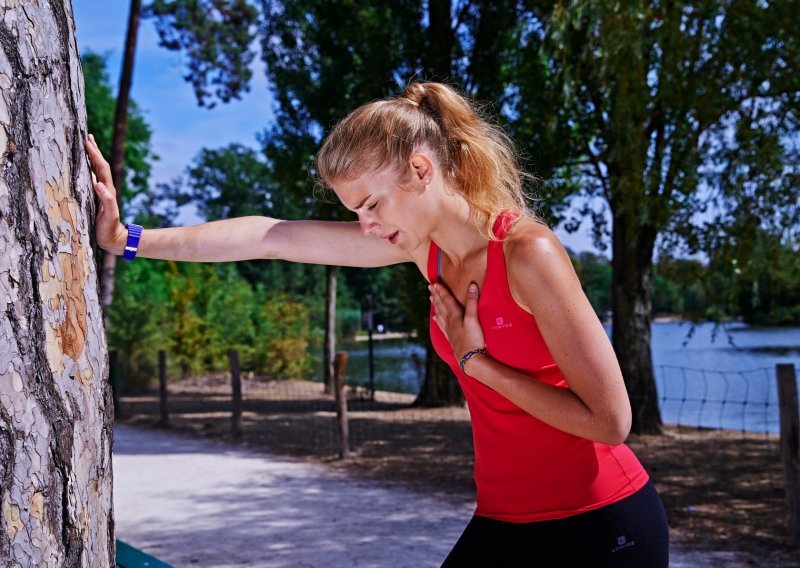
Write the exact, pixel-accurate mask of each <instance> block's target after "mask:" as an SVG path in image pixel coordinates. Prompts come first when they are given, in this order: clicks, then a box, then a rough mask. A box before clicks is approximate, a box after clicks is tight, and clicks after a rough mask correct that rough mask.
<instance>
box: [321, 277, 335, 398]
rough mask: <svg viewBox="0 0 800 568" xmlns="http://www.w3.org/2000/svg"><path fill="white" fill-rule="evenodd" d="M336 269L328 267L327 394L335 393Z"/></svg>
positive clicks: (325, 371) (324, 363)
mask: <svg viewBox="0 0 800 568" xmlns="http://www.w3.org/2000/svg"><path fill="white" fill-rule="evenodd" d="M336 272H337V271H336V267H335V266H326V267H325V277H326V287H325V290H326V294H325V350H324V354H323V356H322V360H323V381H324V382H325V392H326V393H332V392H333V387H334V384H333V380H334V372H333V362H334V357H335V356H336Z"/></svg>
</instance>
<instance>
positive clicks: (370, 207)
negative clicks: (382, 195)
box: [367, 201, 378, 211]
mask: <svg viewBox="0 0 800 568" xmlns="http://www.w3.org/2000/svg"><path fill="white" fill-rule="evenodd" d="M377 206H378V202H377V201H376V202H375V203H373V204H372V205H370V206H369V207H367V211H372V210H373V209H375V208H376V207H377Z"/></svg>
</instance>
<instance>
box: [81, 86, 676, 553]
mask: <svg viewBox="0 0 800 568" xmlns="http://www.w3.org/2000/svg"><path fill="white" fill-rule="evenodd" d="M86 148H87V151H88V153H89V156H90V159H91V163H92V166H93V169H94V171H95V173H96V177H97V180H98V181H97V183H96V184H95V186H94V187H95V190H96V192H97V194H98V196H99V200H100V206H99V212H98V216H97V225H96V233H97V241H98V243H99V244H100V246H101V247H102V248H104V249H105V250H107V251H109V252H111V253H114V254H124V255H126V256H127V257H129V258H133V257H134V256H136V255H137V254H138V255H139V256H143V257H148V258H161V259H171V260H182V261H192V262H220V261H237V260H246V259H259V258H262V259H284V260H290V261H294V262H306V263H315V264H334V265H340V266H360V267H377V266H386V265H390V264H396V263H400V262H413V263H415V264H416V265H417V267H418V268H419V270H420V272H421V273H422V275H423V277H424V278H426V279H427V280H428V281H429V283H430V286H429V288H430V300H431V338H432V341H433V344H434V347H435V348H436V351H437V353H438V354H439V356H440V357H442V358H443V359H444V360H445V361H446V362H447V363H449V365H450V366H451V367H452V369H453V371H454V372H455V373H456V375H457V377H458V380H459V382H460V384H461V387H462V389H463V391H464V394H465V396H466V399H467V403H468V406H469V411H470V416H471V420H472V429H473V437H474V444H475V482H476V485H477V507H476V510H475V515H474V517H473V518H472V520H471V521H470V523H469V524H468V526H467V528H466V529H465V531H464V533H463V535H462V536H461V538H460V539H459V540H458V542H457V543H456V545H455V547H454V548H453V550H452V552H451V553H450V555H449V556H448V557H447V559H446V560H445V562H444V566H448V567H452V566H492V567H494V566H569V567H572V566H591V567H600V566H609V567H612V566H614V567H616V566H635V567H648V568H658V567H662V566H663V567H665V566H667V565H668V533H667V522H666V516H665V513H664V509H663V506H662V503H661V500H660V498H659V496H658V494H657V493H656V491H655V489H654V487H653V484H652V483H651V482H650V481H649V477H648V475H647V473H646V472H645V470H644V468H643V467H642V465H641V464H640V463H639V461H638V460H637V459H636V457H635V456H634V454H633V453H632V452H631V450H630V449H629V448H628V447H627V446H625V445H624V443H623V442H624V441H625V438H626V437H627V435H628V432H629V429H630V421H631V410H630V404H629V401H628V395H627V392H626V390H625V385H624V383H623V379H622V374H621V372H620V368H619V364H618V362H617V359H616V357H615V354H614V351H613V348H612V346H611V344H610V342H609V340H608V337H607V335H606V333H605V331H604V329H603V327H602V325H601V324H600V322H599V320H598V319H597V316H596V315H595V313H594V310H593V309H592V307H591V305H590V304H589V301H588V300H587V298H586V296H585V294H584V293H583V290H582V288H581V284H580V282H579V281H578V278H577V276H576V274H575V272H574V270H573V268H572V264H571V262H570V260H569V257H568V256H567V254H566V252H565V250H564V248H563V246H562V245H561V244H560V242H559V241H558V239H557V238H556V237H555V235H554V234H553V232H552V231H551V230H550V229H548V228H547V227H546V226H545V225H544V224H543V223H542V222H540V221H539V220H538V219H536V218H535V216H533V215H532V214H530V213H529V212H528V211H527V210H526V208H525V202H524V196H523V191H522V183H521V178H522V173H521V172H520V169H519V167H518V164H517V160H516V157H515V152H514V149H513V146H512V144H511V142H510V141H509V139H508V138H507V137H506V136H505V135H504V133H503V132H502V131H501V130H500V129H498V128H496V127H494V126H492V125H490V124H489V123H488V122H487V121H485V120H484V119H482V118H481V117H480V116H479V114H478V113H477V112H476V110H475V109H474V107H473V106H472V105H471V104H470V103H469V101H468V100H467V99H466V98H464V97H463V96H462V95H460V94H459V93H457V92H456V91H455V90H453V89H452V88H450V87H448V86H446V85H442V84H438V83H413V84H411V85H409V86H408V87H407V88H406V90H405V92H404V93H403V94H402V95H401V96H399V97H396V98H392V99H388V100H381V101H375V102H371V103H368V104H365V105H363V106H361V107H360V108H358V109H357V110H355V111H354V112H352V113H351V114H350V115H348V116H347V117H346V118H345V119H344V120H342V121H341V122H340V123H339V124H337V125H336V127H335V128H334V129H333V131H332V132H331V133H330V135H329V136H328V137H327V139H326V140H325V142H324V143H323V145H322V148H321V149H320V151H319V153H318V155H317V162H316V164H317V172H318V175H319V177H320V178H321V180H322V182H324V183H325V184H326V185H327V186H329V187H330V188H332V189H333V191H334V192H335V193H336V195H337V196H338V198H339V200H340V201H341V203H342V205H344V206H345V207H346V208H348V209H349V210H351V211H353V212H354V213H356V214H357V216H358V221H357V222H325V221H283V220H278V219H271V218H266V217H242V218H235V219H228V220H223V221H215V222H211V223H204V224H201V225H196V226H190V227H177V228H168V229H153V230H151V229H146V230H142V229H141V228H140V227H137V226H130V225H128V226H123V225H121V224H120V219H119V211H118V209H117V205H116V199H115V190H114V187H113V186H112V183H111V175H110V169H109V167H108V164H107V163H106V161H105V160H104V159H103V157H102V155H101V154H100V152H99V150H98V148H97V145H96V144H95V142H94V139H93V138H92V137H91V135H90V137H89V140H88V141H87V143H86Z"/></svg>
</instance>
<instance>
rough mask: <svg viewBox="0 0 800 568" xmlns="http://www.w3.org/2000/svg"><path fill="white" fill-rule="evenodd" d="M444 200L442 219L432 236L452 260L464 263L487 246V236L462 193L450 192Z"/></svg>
mask: <svg viewBox="0 0 800 568" xmlns="http://www.w3.org/2000/svg"><path fill="white" fill-rule="evenodd" d="M442 201H443V203H442V204H441V205H442V208H441V212H442V213H441V215H439V216H438V217H439V219H440V221H439V222H438V223H437V224H436V226H435V227H434V229H433V231H431V235H430V236H431V239H433V240H434V242H436V244H437V245H438V246H439V248H440V249H442V252H443V253H444V254H445V255H447V257H448V259H449V260H450V262H452V263H453V264H457V265H458V264H463V263H464V261H465V260H466V259H467V258H469V257H471V256H472V255H474V254H476V253H479V252H481V251H483V250H484V249H485V248H486V237H485V236H484V235H483V233H482V232H481V230H480V228H479V227H478V225H477V224H476V223H475V219H474V218H473V216H472V214H471V211H470V208H469V204H468V203H467V201H466V200H465V199H464V198H463V197H462V196H461V195H460V194H458V193H456V192H452V193H449V194H448V195H447V196H446V198H445V199H443V200H442Z"/></svg>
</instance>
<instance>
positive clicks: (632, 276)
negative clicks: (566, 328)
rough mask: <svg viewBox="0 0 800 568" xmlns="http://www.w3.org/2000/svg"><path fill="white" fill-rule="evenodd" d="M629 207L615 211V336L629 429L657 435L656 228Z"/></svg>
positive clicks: (613, 295)
mask: <svg viewBox="0 0 800 568" xmlns="http://www.w3.org/2000/svg"><path fill="white" fill-rule="evenodd" d="M630 211H631V210H630V209H624V211H622V212H618V213H615V214H614V227H613V248H614V257H613V260H612V272H611V282H612V284H611V290H612V310H613V323H612V324H611V325H612V327H611V335H612V342H613V344H614V350H615V351H616V354H617V359H618V360H619V364H620V368H621V369H622V376H623V378H624V379H625V386H626V387H627V389H628V395H629V397H630V401H631V411H632V413H633V423H632V425H631V431H632V432H636V433H639V434H644V433H649V434H657V433H660V432H661V411H660V410H659V407H658V393H657V392H656V382H655V376H654V373H653V354H652V351H651V349H650V336H651V321H652V316H651V311H652V306H653V262H652V258H653V250H654V246H655V235H656V231H655V230H654V229H652V228H651V227H648V226H643V225H641V224H640V223H639V222H638V217H637V216H636V215H634V214H632V213H631V212H630Z"/></svg>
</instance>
